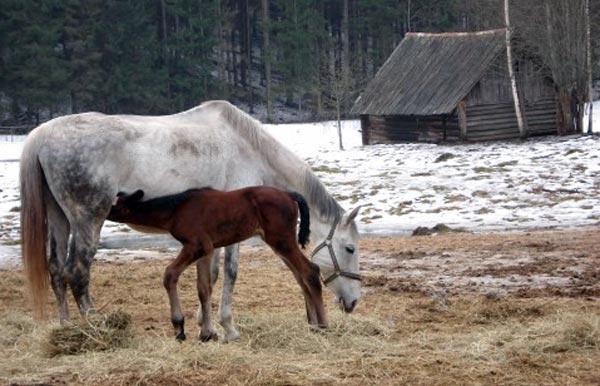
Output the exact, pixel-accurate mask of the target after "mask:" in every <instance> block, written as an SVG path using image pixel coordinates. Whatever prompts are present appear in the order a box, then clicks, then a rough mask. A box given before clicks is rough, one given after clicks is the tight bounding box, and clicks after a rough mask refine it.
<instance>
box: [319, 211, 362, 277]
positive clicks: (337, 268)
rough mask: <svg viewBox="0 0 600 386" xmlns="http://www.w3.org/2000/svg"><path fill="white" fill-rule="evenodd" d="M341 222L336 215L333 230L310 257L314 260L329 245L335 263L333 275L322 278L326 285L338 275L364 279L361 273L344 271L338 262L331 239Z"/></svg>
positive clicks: (332, 260)
mask: <svg viewBox="0 0 600 386" xmlns="http://www.w3.org/2000/svg"><path fill="white" fill-rule="evenodd" d="M339 222H340V217H338V216H336V217H335V220H334V221H333V225H332V226H331V230H330V231H329V234H328V235H327V238H326V239H325V240H324V241H323V242H322V243H321V244H319V245H317V246H316V247H315V249H314V250H313V252H312V254H311V255H310V259H311V260H312V259H313V257H315V255H316V254H317V252H319V251H320V250H321V249H323V248H325V247H327V249H328V250H329V256H330V257H331V262H332V263H333V273H332V274H331V275H329V276H327V277H326V278H324V279H322V280H323V284H325V285H327V284H329V283H331V282H332V281H333V280H335V279H336V278H337V277H338V276H344V277H347V278H349V279H354V280H359V281H362V277H361V276H360V274H358V273H352V272H346V271H342V270H341V269H340V265H339V264H338V261H337V258H336V256H335V250H334V249H333V245H331V239H332V238H333V234H334V233H335V228H337V226H338V224H339Z"/></svg>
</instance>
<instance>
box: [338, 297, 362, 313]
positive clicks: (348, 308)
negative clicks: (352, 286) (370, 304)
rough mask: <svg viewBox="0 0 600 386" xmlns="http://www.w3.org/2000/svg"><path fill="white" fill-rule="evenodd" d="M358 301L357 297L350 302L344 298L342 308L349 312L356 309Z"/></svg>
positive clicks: (341, 302)
mask: <svg viewBox="0 0 600 386" xmlns="http://www.w3.org/2000/svg"><path fill="white" fill-rule="evenodd" d="M356 303H358V300H356V299H354V300H353V301H352V302H351V303H350V304H347V303H346V302H345V301H344V299H340V305H341V306H342V310H344V312H345V313H347V314H349V313H351V312H352V311H354V308H355V307H356Z"/></svg>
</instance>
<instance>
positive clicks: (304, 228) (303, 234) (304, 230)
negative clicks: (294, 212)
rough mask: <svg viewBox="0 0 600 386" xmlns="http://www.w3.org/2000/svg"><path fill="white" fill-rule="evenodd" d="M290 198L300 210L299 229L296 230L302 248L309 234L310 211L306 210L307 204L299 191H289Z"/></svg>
mask: <svg viewBox="0 0 600 386" xmlns="http://www.w3.org/2000/svg"><path fill="white" fill-rule="evenodd" d="M289 195H290V197H291V198H292V200H294V201H296V203H298V209H299V210H300V230H299V231H298V243H299V244H300V245H301V246H302V248H304V247H306V244H307V243H308V236H310V213H309V210H308V204H307V203H306V200H305V199H304V197H302V195H301V194H300V193H296V192H289Z"/></svg>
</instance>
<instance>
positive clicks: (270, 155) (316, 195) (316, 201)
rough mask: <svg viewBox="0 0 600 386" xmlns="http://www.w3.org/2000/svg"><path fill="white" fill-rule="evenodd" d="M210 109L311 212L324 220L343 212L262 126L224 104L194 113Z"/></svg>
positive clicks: (301, 163) (215, 103)
mask: <svg viewBox="0 0 600 386" xmlns="http://www.w3.org/2000/svg"><path fill="white" fill-rule="evenodd" d="M207 107H214V108H216V109H218V110H219V111H220V113H221V114H220V115H221V117H222V118H223V119H225V121H227V123H229V125H230V126H231V128H232V129H234V130H236V131H237V132H238V133H239V134H240V136H242V137H243V138H244V139H246V141H248V143H249V144H250V145H251V146H252V147H253V148H254V149H256V150H257V151H258V152H259V153H260V154H262V155H264V156H265V158H266V159H267V161H268V163H269V165H270V166H271V168H272V169H273V170H276V171H277V172H279V173H281V175H282V176H283V177H284V178H285V180H286V181H287V183H288V184H289V185H290V186H289V187H288V188H293V189H294V190H297V191H298V192H299V193H301V194H302V195H303V196H304V197H305V198H306V199H307V201H308V202H309V204H310V206H311V208H315V209H317V210H318V213H319V214H320V215H321V217H323V218H324V219H327V220H332V219H334V218H335V217H341V216H342V214H343V213H344V209H343V208H342V207H341V206H340V204H338V202H337V201H336V200H335V198H333V196H332V195H331V194H329V192H327V189H325V186H323V184H322V183H321V181H319V179H318V178H317V176H316V175H315V174H314V173H313V171H312V170H311V169H310V166H308V164H306V163H305V162H304V161H303V160H302V159H300V158H299V157H298V156H296V155H295V154H294V153H293V152H292V151H290V150H289V149H288V148H286V147H285V146H284V145H283V144H281V143H280V142H279V141H277V140H276V139H275V138H273V137H272V136H271V135H270V134H269V133H267V132H266V131H265V130H264V129H263V128H262V124H261V123H260V122H259V121H257V120H256V119H254V118H252V117H251V116H250V115H248V114H246V113H245V112H244V111H242V110H240V109H238V108H237V107H235V106H234V105H232V104H231V103H229V102H226V101H211V102H206V103H203V104H202V105H200V106H199V107H198V109H202V108H207Z"/></svg>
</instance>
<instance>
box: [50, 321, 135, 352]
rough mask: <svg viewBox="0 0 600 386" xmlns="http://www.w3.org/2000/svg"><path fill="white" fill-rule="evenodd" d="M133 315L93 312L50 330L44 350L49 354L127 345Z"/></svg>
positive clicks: (130, 335)
mask: <svg viewBox="0 0 600 386" xmlns="http://www.w3.org/2000/svg"><path fill="white" fill-rule="evenodd" d="M130 325H131V316H130V315H129V314H127V313H125V312H123V311H120V310H119V311H115V312H111V313H109V314H106V315H94V316H93V317H89V318H85V319H83V320H82V321H80V322H78V323H73V324H69V325H65V326H60V327H55V328H53V329H52V330H50V333H49V334H48V339H47V342H46V345H45V351H46V353H47V354H48V355H49V356H50V357H54V356H57V355H74V354H79V353H83V352H88V351H105V350H108V349H114V348H121V347H125V346H126V345H127V344H128V342H129V341H130V339H131V337H132V333H131V328H130Z"/></svg>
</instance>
